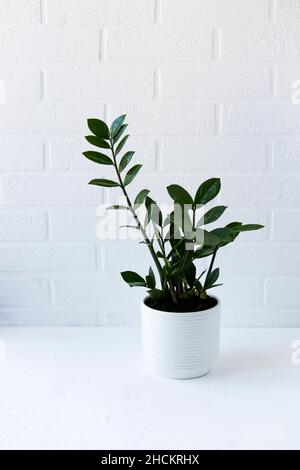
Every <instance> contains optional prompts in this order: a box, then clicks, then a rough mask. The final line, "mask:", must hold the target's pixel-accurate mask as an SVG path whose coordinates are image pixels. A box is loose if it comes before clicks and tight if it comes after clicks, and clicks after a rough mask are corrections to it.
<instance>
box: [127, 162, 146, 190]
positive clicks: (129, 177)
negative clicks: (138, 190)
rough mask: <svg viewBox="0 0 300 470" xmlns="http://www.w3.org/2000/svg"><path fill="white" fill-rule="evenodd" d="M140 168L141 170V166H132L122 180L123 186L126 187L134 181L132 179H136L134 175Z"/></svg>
mask: <svg viewBox="0 0 300 470" xmlns="http://www.w3.org/2000/svg"><path fill="white" fill-rule="evenodd" d="M141 168H142V165H134V166H133V167H132V168H130V170H129V171H128V173H127V174H126V176H125V178H124V185H125V186H127V185H128V184H130V183H131V182H132V181H133V180H134V178H135V177H136V175H137V174H138V172H139V171H140V169H141Z"/></svg>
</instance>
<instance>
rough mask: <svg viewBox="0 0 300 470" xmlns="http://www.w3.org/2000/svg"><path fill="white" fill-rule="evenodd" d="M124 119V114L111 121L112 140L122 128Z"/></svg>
mask: <svg viewBox="0 0 300 470" xmlns="http://www.w3.org/2000/svg"><path fill="white" fill-rule="evenodd" d="M125 118H126V114H123V115H122V116H119V117H117V119H115V120H114V121H113V123H112V125H111V127H110V133H111V136H112V137H113V138H114V137H115V136H116V135H117V134H118V132H119V130H120V129H121V127H122V124H123V122H124V121H125Z"/></svg>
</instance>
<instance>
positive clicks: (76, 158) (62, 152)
mask: <svg viewBox="0 0 300 470" xmlns="http://www.w3.org/2000/svg"><path fill="white" fill-rule="evenodd" d="M87 134H89V131H88V130H86V135H87ZM91 149H94V150H96V151H101V149H97V148H96V147H93V146H92V145H91V144H89V143H88V142H87V141H86V140H85V139H84V138H83V137H82V136H71V137H57V136H56V137H53V138H52V139H51V144H50V162H51V169H52V170H55V171H68V170H70V171H87V172H89V173H91V172H92V171H93V170H94V171H95V172H96V171H98V169H99V166H97V165H96V164H95V163H92V162H91V161H90V160H87V159H86V158H85V157H84V156H83V155H82V152H84V151H86V150H91ZM127 149H130V150H131V149H132V150H134V151H135V156H134V160H135V161H136V162H138V163H142V164H143V170H144V171H154V170H155V168H156V159H157V156H156V142H155V140H154V139H148V138H146V137H144V138H143V137H140V138H139V137H135V136H130V139H129V140H128V143H127V145H126V147H124V152H125V151H127ZM103 152H104V153H105V150H103ZM108 154H109V153H108ZM121 155H122V154H121ZM106 170H107V171H106ZM101 171H106V173H107V174H110V176H112V175H113V170H112V169H111V168H106V169H105V168H103V167H101Z"/></svg>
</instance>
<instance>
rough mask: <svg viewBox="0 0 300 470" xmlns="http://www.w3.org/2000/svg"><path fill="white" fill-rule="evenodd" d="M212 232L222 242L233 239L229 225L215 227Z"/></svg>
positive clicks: (228, 241)
mask: <svg viewBox="0 0 300 470" xmlns="http://www.w3.org/2000/svg"><path fill="white" fill-rule="evenodd" d="M211 233H212V234H214V235H217V237H219V238H220V240H221V242H222V243H224V242H225V243H226V242H227V243H230V242H231V241H233V234H232V230H231V228H230V227H223V228H215V229H214V230H212V231H211Z"/></svg>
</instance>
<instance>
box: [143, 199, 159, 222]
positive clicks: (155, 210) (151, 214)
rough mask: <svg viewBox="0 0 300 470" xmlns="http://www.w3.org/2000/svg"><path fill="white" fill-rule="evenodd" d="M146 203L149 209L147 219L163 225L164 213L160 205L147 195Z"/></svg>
mask: <svg viewBox="0 0 300 470" xmlns="http://www.w3.org/2000/svg"><path fill="white" fill-rule="evenodd" d="M145 205H146V209H147V219H148V223H149V222H150V220H151V221H152V222H153V223H154V224H157V225H159V226H160V227H161V226H162V213H161V210H160V208H159V207H158V205H157V204H156V202H155V201H153V199H151V197H149V196H147V197H146V199H145Z"/></svg>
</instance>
